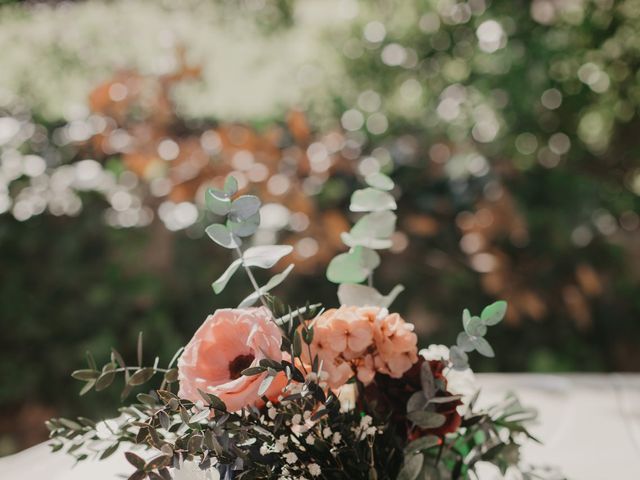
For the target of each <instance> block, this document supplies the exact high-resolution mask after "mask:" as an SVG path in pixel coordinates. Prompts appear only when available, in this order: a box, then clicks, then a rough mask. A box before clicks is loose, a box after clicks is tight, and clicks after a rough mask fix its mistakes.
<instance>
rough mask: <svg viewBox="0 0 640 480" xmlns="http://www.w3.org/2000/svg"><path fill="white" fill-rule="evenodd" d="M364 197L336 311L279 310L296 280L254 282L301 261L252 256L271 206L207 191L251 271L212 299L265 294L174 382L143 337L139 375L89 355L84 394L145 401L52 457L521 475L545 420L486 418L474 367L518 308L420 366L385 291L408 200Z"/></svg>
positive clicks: (90, 424) (513, 414)
mask: <svg viewBox="0 0 640 480" xmlns="http://www.w3.org/2000/svg"><path fill="white" fill-rule="evenodd" d="M365 181H366V183H367V184H368V186H367V187H366V188H363V189H360V190H357V191H355V192H354V193H353V195H352V197H351V204H350V210H351V211H352V212H354V213H357V214H361V216H360V218H359V219H358V220H357V222H356V223H355V225H354V226H353V228H352V229H351V231H349V232H345V233H343V234H342V240H343V242H344V243H345V244H346V246H347V247H349V249H348V251H347V252H346V253H342V254H340V255H338V256H337V257H335V258H334V259H333V260H332V261H331V263H330V264H329V266H328V269H327V277H328V280H329V281H331V282H334V283H337V284H339V287H338V299H339V301H340V306H339V307H337V308H324V307H323V306H321V305H318V304H310V303H308V302H307V303H305V304H304V305H302V306H300V305H296V306H294V307H289V306H287V305H285V304H284V303H283V302H282V301H281V300H279V299H278V298H276V297H275V296H273V295H271V293H270V292H271V290H272V289H273V288H275V287H276V286H278V285H279V284H280V283H281V282H282V281H283V280H284V279H285V278H286V277H287V275H288V274H289V273H290V272H291V270H292V268H293V265H289V266H288V267H286V268H285V269H284V270H283V271H281V272H280V273H278V274H276V275H274V276H273V277H272V278H271V279H270V280H269V281H267V282H266V283H265V284H264V285H262V286H261V285H260V284H259V283H258V281H257V280H256V277H255V276H254V271H255V269H272V267H274V266H275V265H276V263H278V262H279V261H280V260H281V259H283V258H284V257H286V256H287V255H288V254H289V253H290V252H291V251H292V247H291V246H288V245H271V246H265V245H253V246H250V247H249V248H244V245H245V244H246V243H249V239H250V237H251V236H252V235H253V234H254V233H255V232H256V230H257V228H258V226H259V224H260V200H259V199H258V198H257V197H255V196H253V195H239V194H238V183H237V181H236V179H235V178H234V177H233V176H229V177H228V178H227V179H226V181H225V183H224V187H223V188H222V189H209V190H208V191H207V193H206V202H205V204H206V208H207V209H208V210H209V211H210V212H212V214H213V215H216V216H218V217H219V222H218V223H214V224H212V225H210V226H209V227H207V228H206V233H207V234H208V236H209V237H210V238H211V239H212V240H213V241H215V242H216V243H217V244H219V245H220V246H222V247H225V248H227V249H230V250H233V251H234V252H235V254H236V255H237V258H236V259H235V260H234V261H233V262H232V263H231V264H230V265H229V267H228V268H227V269H226V271H225V272H224V273H223V274H222V275H221V276H220V278H218V279H217V280H215V281H214V282H213V285H212V287H213V290H214V292H215V293H216V294H219V293H220V292H222V291H223V289H224V288H225V286H226V284H227V283H228V281H229V279H230V278H231V277H232V276H233V275H235V274H236V273H237V272H238V271H239V270H244V272H245V273H246V276H247V277H248V279H249V281H250V283H251V285H252V287H253V291H252V292H251V293H250V294H249V295H248V296H247V297H246V298H245V299H244V300H243V301H242V302H241V303H240V305H239V306H238V307H237V308H231V309H219V310H216V311H215V312H214V313H213V314H212V315H210V316H209V317H208V318H207V319H206V320H205V321H204V323H203V324H202V326H201V327H200V328H199V329H198V331H197V332H196V333H195V335H194V336H193V338H192V339H191V340H190V341H189V343H188V344H187V345H186V347H184V348H183V349H180V350H179V351H178V352H177V353H176V354H175V356H174V357H173V358H172V359H171V360H170V361H169V362H168V364H166V366H161V364H160V361H159V359H157V358H156V360H155V362H154V363H153V365H151V366H144V365H143V363H142V358H143V352H142V348H143V346H142V336H140V338H139V341H138V359H137V363H136V364H135V365H133V366H132V365H130V364H128V363H127V362H126V361H125V359H124V358H123V357H122V355H120V354H119V353H118V351H117V350H112V354H111V358H110V360H109V361H108V362H107V363H106V364H105V365H104V366H102V367H101V368H98V366H97V364H96V362H95V360H94V359H93V357H92V356H91V355H90V354H88V367H87V368H86V369H82V370H77V371H75V372H73V377H74V378H76V379H78V380H80V381H82V382H84V387H83V388H82V390H81V394H85V393H87V392H88V391H90V390H96V391H101V390H104V389H106V388H107V387H109V386H110V385H111V384H112V383H113V382H114V380H115V379H116V377H118V376H121V377H123V380H124V389H123V392H122V399H123V400H124V399H126V398H127V397H129V396H131V395H132V394H134V393H137V395H136V396H135V398H136V400H134V401H132V402H131V403H129V404H127V405H126V406H124V407H122V408H120V416H119V417H117V418H115V419H112V420H107V421H102V422H97V423H96V422H94V421H92V420H89V419H86V418H77V419H75V420H71V419H67V418H54V419H51V420H50V421H49V422H48V428H49V430H50V432H51V438H52V446H53V449H54V450H61V449H66V451H67V452H68V453H69V454H71V455H73V456H74V457H76V458H77V459H78V460H84V459H87V458H99V459H104V458H106V457H108V456H110V455H112V454H113V453H115V452H116V451H118V450H119V448H120V446H121V445H129V446H130V448H131V451H127V452H126V453H125V456H126V458H127V460H128V462H129V463H130V464H131V469H132V473H131V475H130V477H129V480H141V479H149V480H161V479H165V480H168V479H171V478H174V476H176V477H175V478H177V475H183V474H184V472H185V471H187V470H189V469H190V470H194V469H195V470H197V471H198V472H202V473H201V474H199V475H201V476H200V477H198V478H210V477H211V478H213V477H212V476H215V477H217V476H219V478H222V479H224V480H230V479H247V480H249V479H276V478H278V479H345V480H352V479H369V480H375V479H380V480H382V479H401V480H414V479H443V480H444V479H463V478H476V477H477V475H476V473H475V472H476V471H477V468H478V465H479V464H481V463H482V462H490V463H492V464H494V465H495V466H497V468H499V469H500V470H501V471H502V472H506V471H507V470H512V471H515V470H516V469H517V470H518V471H520V469H521V465H520V462H519V456H518V451H519V448H520V445H521V443H522V442H523V441H525V440H526V439H527V438H532V437H531V436H530V435H529V433H528V432H527V430H526V428H525V423H526V422H528V421H530V420H531V419H532V418H533V417H534V414H533V413H532V411H531V410H528V409H525V408H523V407H521V406H520V404H519V403H518V401H517V400H516V399H515V398H514V397H511V396H510V397H508V398H507V399H506V400H505V401H504V402H503V403H501V404H499V405H493V406H490V407H489V408H483V409H481V408H478V402H477V399H478V392H477V389H476V388H475V386H474V384H473V374H472V372H471V370H470V369H469V365H468V360H469V358H468V356H469V354H470V353H471V352H477V353H478V354H480V355H485V356H489V357H491V356H493V355H494V352H493V350H492V348H491V346H490V344H489V343H488V341H487V340H486V338H485V337H486V335H487V332H488V328H489V327H492V326H494V325H496V324H497V323H499V322H500V321H501V320H502V318H503V316H504V314H505V311H506V308H507V305H506V303H505V302H501V301H500V302H496V303H493V304H492V305H489V306H487V307H486V308H485V309H484V310H482V312H481V313H480V314H479V315H472V314H471V313H470V312H469V311H468V310H464V311H463V312H462V327H463V331H462V332H461V333H460V334H459V335H458V337H457V341H456V343H455V345H453V346H451V347H450V348H446V347H444V346H437V345H432V346H429V347H428V348H427V349H425V350H419V347H418V338H417V336H416V334H415V332H414V326H413V325H412V324H411V323H409V322H407V321H406V320H405V319H403V318H402V316H400V315H399V314H398V313H395V312H393V311H392V310H391V309H390V307H391V304H392V302H393V300H394V299H395V298H396V296H397V295H398V294H399V293H400V292H401V291H402V290H403V287H402V286H397V287H395V288H394V289H392V290H391V292H390V293H388V294H386V295H384V294H382V293H380V292H379V291H378V290H376V289H375V288H374V287H373V278H374V271H375V269H376V267H377V266H378V265H379V263H380V256H379V253H378V251H379V250H382V249H387V248H389V247H390V246H391V237H392V235H393V233H394V230H395V223H396V216H395V214H394V210H395V209H396V203H395V200H394V197H393V195H392V193H391V191H392V190H393V188H394V184H393V182H392V180H391V179H390V178H389V177H388V176H386V175H384V174H382V173H374V174H371V175H368V176H367V177H366V178H365ZM256 304H258V305H259V306H257V307H256V306H254V305H256ZM136 390H137V392H136ZM534 475H535V473H533V472H530V471H528V470H527V471H525V472H524V474H523V476H522V477H521V478H534ZM536 478H537V477H536Z"/></svg>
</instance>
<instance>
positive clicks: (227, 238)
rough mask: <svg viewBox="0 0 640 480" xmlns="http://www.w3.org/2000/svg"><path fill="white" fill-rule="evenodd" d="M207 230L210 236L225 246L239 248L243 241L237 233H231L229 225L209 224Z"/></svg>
mask: <svg viewBox="0 0 640 480" xmlns="http://www.w3.org/2000/svg"><path fill="white" fill-rule="evenodd" d="M205 232H206V233H207V235H209V238H211V240H213V241H214V242H216V243H217V244H218V245H220V246H221V247H224V248H237V247H239V246H240V245H242V241H241V240H240V238H238V237H237V236H236V235H234V234H233V233H231V232H230V231H229V230H228V229H227V227H225V226H224V225H221V224H219V223H214V224H213V225H209V226H208V227H207V228H206V229H205Z"/></svg>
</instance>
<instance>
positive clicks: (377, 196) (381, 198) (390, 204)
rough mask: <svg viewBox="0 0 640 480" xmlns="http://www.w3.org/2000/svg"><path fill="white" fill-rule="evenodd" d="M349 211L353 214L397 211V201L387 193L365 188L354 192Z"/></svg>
mask: <svg viewBox="0 0 640 480" xmlns="http://www.w3.org/2000/svg"><path fill="white" fill-rule="evenodd" d="M349 209H350V210H351V211H352V212H380V211H382V210H395V209H396V201H395V200H394V198H393V197H392V196H391V195H390V194H388V193H387V192H383V191H381V190H376V189H375V188H364V189H362V190H356V191H355V192H353V195H351V204H350V205H349Z"/></svg>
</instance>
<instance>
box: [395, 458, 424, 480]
mask: <svg viewBox="0 0 640 480" xmlns="http://www.w3.org/2000/svg"><path fill="white" fill-rule="evenodd" d="M423 464H424V455H422V454H421V453H416V454H413V455H409V456H408V457H405V459H404V465H403V466H402V470H400V473H398V477H397V480H416V479H417V478H418V475H420V472H421V471H422V465H423Z"/></svg>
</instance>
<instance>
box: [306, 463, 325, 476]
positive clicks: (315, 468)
mask: <svg viewBox="0 0 640 480" xmlns="http://www.w3.org/2000/svg"><path fill="white" fill-rule="evenodd" d="M321 473H322V470H321V469H320V465H318V464H317V463H310V464H309V474H310V475H311V476H312V477H317V476H319V475H320V474H321Z"/></svg>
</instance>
